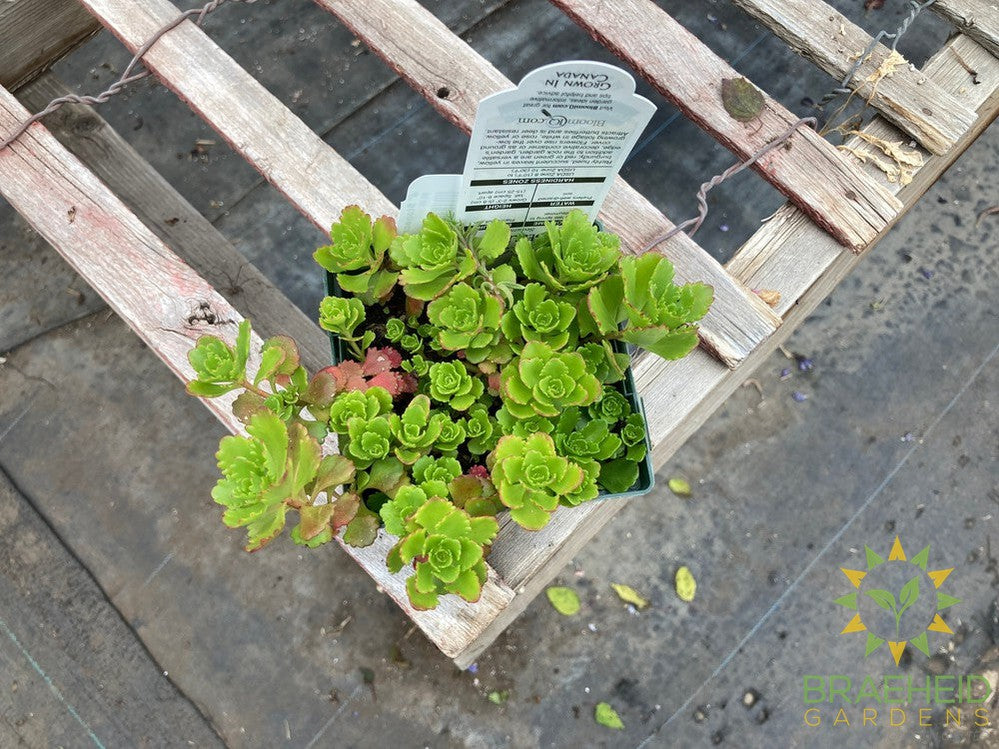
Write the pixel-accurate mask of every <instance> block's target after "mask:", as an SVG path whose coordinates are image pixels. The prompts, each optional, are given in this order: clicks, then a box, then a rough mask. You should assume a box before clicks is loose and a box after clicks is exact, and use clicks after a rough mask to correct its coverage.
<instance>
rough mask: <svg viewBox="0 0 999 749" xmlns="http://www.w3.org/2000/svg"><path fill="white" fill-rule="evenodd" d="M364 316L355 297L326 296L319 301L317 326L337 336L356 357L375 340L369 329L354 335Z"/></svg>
mask: <svg viewBox="0 0 999 749" xmlns="http://www.w3.org/2000/svg"><path fill="white" fill-rule="evenodd" d="M365 317H366V315H365V312H364V304H363V303H362V302H361V300H360V299H357V298H356V297H338V296H328V297H326V298H325V299H323V300H322V301H321V302H320V303H319V327H320V328H322V329H323V330H328V331H329V332H330V333H335V334H336V335H337V336H339V337H340V340H342V341H343V342H344V343H346V344H347V346H348V348H350V350H351V352H352V353H353V354H354V356H356V357H357V358H358V359H363V358H364V350H365V349H367V348H368V346H370V345H371V344H372V343H373V342H374V340H375V334H374V332H373V331H370V330H366V331H364V332H363V333H362V334H361V335H359V336H357V335H354V332H355V331H356V330H357V327H358V326H359V325H360V324H361V323H362V322H364V319H365Z"/></svg>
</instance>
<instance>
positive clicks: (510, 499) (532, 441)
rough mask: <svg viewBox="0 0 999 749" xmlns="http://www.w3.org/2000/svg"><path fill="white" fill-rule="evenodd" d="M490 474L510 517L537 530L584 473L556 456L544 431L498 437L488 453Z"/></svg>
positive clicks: (548, 436) (579, 483) (546, 521)
mask: <svg viewBox="0 0 999 749" xmlns="http://www.w3.org/2000/svg"><path fill="white" fill-rule="evenodd" d="M489 461H490V462H491V464H492V465H491V472H490V476H491V478H492V481H493V484H495V485H496V490H497V492H498V493H499V498H500V501H501V502H502V503H503V504H504V505H506V506H507V507H509V508H510V517H511V518H512V519H513V521H514V522H516V523H517V524H518V525H521V526H523V527H524V528H527V529H528V530H540V529H541V528H543V527H544V526H545V525H547V524H548V520H549V518H550V516H551V513H552V512H554V510H555V508H556V507H558V504H559V502H560V501H561V500H562V498H563V497H565V496H567V495H569V494H572V493H573V492H575V491H577V490H578V489H579V488H580V487H581V486H582V483H583V479H584V478H585V474H584V471H583V469H582V468H580V467H579V466H578V465H576V464H575V463H573V462H572V461H570V460H568V459H567V458H564V457H562V456H561V455H558V454H557V453H556V451H555V442H554V441H553V440H552V438H551V436H550V435H548V434H540V433H539V434H532V435H531V436H530V437H528V438H527V439H523V438H521V437H515V436H512V435H508V436H506V437H502V438H501V439H500V441H499V443H498V444H497V445H496V449H495V450H494V451H493V452H492V453H490V456H489Z"/></svg>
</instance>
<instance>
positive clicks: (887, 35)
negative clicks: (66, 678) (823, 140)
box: [815, 0, 937, 110]
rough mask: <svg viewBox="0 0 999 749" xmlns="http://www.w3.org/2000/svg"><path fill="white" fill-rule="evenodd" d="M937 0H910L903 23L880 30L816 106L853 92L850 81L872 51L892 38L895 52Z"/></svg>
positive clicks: (892, 46)
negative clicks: (917, 19) (838, 81)
mask: <svg viewBox="0 0 999 749" xmlns="http://www.w3.org/2000/svg"><path fill="white" fill-rule="evenodd" d="M936 1H937V0H926V1H925V2H923V3H920V2H918V1H917V0H908V2H907V3H906V4H907V5H908V6H909V13H908V15H906V17H905V18H903V19H902V23H901V24H899V26H898V28H897V29H895V32H894V33H892V32H890V31H885V30H884V29H882V30H881V31H879V32H878V33H877V34H876V35H875V37H874V38H873V39H871V43H870V44H868V45H867V47H866V48H865V49H864V51H863V52H862V53H861V55H860V57H858V58H857V60H856V62H854V63H853V65H852V66H851V68H850V69H849V70H848V71H847V73H846V75H845V76H844V77H843V80H842V81H840V84H839V86H837V87H836V88H834V89H832V90H831V91H830V92H829V93H828V94H826V95H825V96H823V97H822V98H821V99H820V100H819V103H818V104H816V105H815V106H816V108H817V109H820V110H822V109H825V108H826V107H827V106H828V105H829V103H830V102H832V101H835V100H836V99H838V98H839V97H840V96H843V95H846V94H850V93H851V92H852V89H851V88H850V83H851V82H852V81H853V79H854V78H855V77H856V75H857V71H859V70H860V67H861V66H862V65H863V64H864V62H865V61H866V60H867V58H868V57H870V56H871V53H872V52H874V50H876V49H877V48H878V45H879V44H880V43H881V40H882V39H891V40H892V42H891V51H892V52H895V51H896V48H897V47H898V43H899V41H901V39H902V37H903V36H905V34H906V32H908V30H909V27H910V26H911V25H912V22H913V21H915V20H916V18H918V17H919V14H920V13H922V12H923V11H924V10H926V9H927V8H929V7H930V6H931V5H933V3H935V2H936Z"/></svg>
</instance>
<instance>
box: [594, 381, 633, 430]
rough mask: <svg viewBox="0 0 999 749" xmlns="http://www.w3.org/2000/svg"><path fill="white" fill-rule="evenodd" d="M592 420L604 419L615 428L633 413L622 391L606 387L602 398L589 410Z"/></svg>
mask: <svg viewBox="0 0 999 749" xmlns="http://www.w3.org/2000/svg"><path fill="white" fill-rule="evenodd" d="M587 411H588V413H589V415H590V418H591V419H603V420H604V421H606V422H607V426H609V427H611V428H614V427H616V426H617V425H618V423H620V422H621V421H622V420H623V419H625V418H627V417H628V415H629V414H630V413H631V404H630V403H628V399H627V398H625V397H624V395H623V394H622V393H621V391H620V390H618V389H617V388H615V387H611V386H610V385H605V386H604V389H603V394H602V395H601V396H600V398H599V399H598V400H597V401H596V402H595V403H593V404H591V405H590V407H589V409H587Z"/></svg>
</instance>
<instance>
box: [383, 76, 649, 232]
mask: <svg viewBox="0 0 999 749" xmlns="http://www.w3.org/2000/svg"><path fill="white" fill-rule="evenodd" d="M655 111H656V107H655V105H654V104H653V103H652V102H650V101H649V100H648V99H646V98H644V97H642V96H638V95H637V94H636V93H635V79H634V78H632V77H631V75H630V74H629V73H627V72H626V71H624V70H622V69H621V68H618V67H615V66H613V65H607V64H605V63H602V62H590V61H586V60H574V61H568V62H557V63H554V64H552V65H545V66H544V67H541V68H538V69H537V70H534V71H533V72H531V73H528V74H527V75H526V76H525V77H524V79H523V80H522V81H521V82H520V85H519V86H518V87H517V88H515V89H511V90H509V91H502V92H500V93H498V94H493V95H492V96H487V97H486V98H485V99H483V100H482V101H481V102H480V103H479V110H478V113H477V114H476V118H475V125H474V127H473V129H472V139H471V143H470V144H469V147H468V156H467V157H466V159H465V172H464V174H425V175H423V176H422V177H418V178H417V179H415V180H413V181H412V182H411V183H410V185H409V189H408V190H407V191H406V199H405V200H404V201H403V202H402V205H401V206H400V210H399V219H398V226H399V231H400V232H403V233H407V232H416V231H419V229H420V224H421V223H422V221H423V217H424V216H426V215H427V214H428V213H431V212H433V213H436V214H438V215H440V216H454V217H455V218H456V219H458V220H459V221H461V222H462V223H466V224H479V225H484V224H486V223H488V222H489V221H491V220H492V219H494V218H499V219H503V220H504V221H506V222H507V223H509V224H510V225H511V226H512V227H513V228H514V229H527V230H528V232H527V233H533V232H532V230H534V231H537V230H539V229H541V228H543V227H544V224H545V221H561V220H562V219H563V218H564V217H565V215H566V214H567V213H569V211H570V210H572V209H573V208H579V209H581V210H583V211H584V212H586V214H587V215H588V216H589V217H590V220H593V219H595V218H596V216H597V213H599V212H600V207H601V206H602V205H603V202H604V199H605V198H606V197H607V193H608V192H609V191H610V188H611V185H612V184H613V183H614V178H615V177H616V176H617V173H618V172H619V171H620V170H621V166H622V165H623V164H624V160H625V159H626V158H627V156H628V154H629V153H630V152H631V149H632V147H633V146H634V145H635V141H637V140H638V136H639V135H640V134H641V132H642V130H643V129H644V128H645V126H646V125H647V124H648V122H649V120H650V119H651V118H652V114H653V113H654V112H655Z"/></svg>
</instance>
